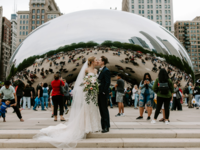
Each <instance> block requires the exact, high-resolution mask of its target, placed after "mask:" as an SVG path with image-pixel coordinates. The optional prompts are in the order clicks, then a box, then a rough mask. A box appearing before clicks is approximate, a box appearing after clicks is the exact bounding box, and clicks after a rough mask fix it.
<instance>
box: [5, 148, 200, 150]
mask: <svg viewBox="0 0 200 150" xmlns="http://www.w3.org/2000/svg"><path fill="white" fill-rule="evenodd" d="M75 149H76V150H116V148H75ZM1 150H69V149H67V148H20V149H19V148H1ZM117 150H133V148H118V149H117ZM134 150H199V148H134Z"/></svg>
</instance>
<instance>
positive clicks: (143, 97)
mask: <svg viewBox="0 0 200 150" xmlns="http://www.w3.org/2000/svg"><path fill="white" fill-rule="evenodd" d="M145 105H147V107H152V106H153V95H150V94H148V95H147V94H140V101H139V107H145Z"/></svg>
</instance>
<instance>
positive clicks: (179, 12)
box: [0, 0, 200, 23]
mask: <svg viewBox="0 0 200 150" xmlns="http://www.w3.org/2000/svg"><path fill="white" fill-rule="evenodd" d="M191 1H192V2H191ZM191 1H190V2H191V3H188V2H187V1H183V0H174V1H173V5H174V23H175V22H176V21H178V20H192V19H194V18H195V17H196V16H198V14H199V15H200V10H199V8H198V6H199V5H198V4H200V1H199V0H191ZM56 3H57V5H58V6H59V8H60V11H61V12H62V13H63V14H67V13H71V12H75V11H81V10H86V9H110V7H112V9H115V8H116V7H117V10H118V11H121V9H122V0H101V1H98V0H84V2H83V1H81V0H73V1H70V2H67V1H63V0H56ZM0 4H1V6H3V9H4V12H3V16H5V17H6V18H7V19H9V20H10V19H11V14H13V13H14V0H9V2H8V1H6V0H0ZM86 4H87V5H86ZM180 4H181V7H179V6H180ZM194 4H195V5H194ZM16 5H17V11H22V10H23V11H26V10H28V9H29V0H20V2H19V0H16ZM186 10H191V11H186Z"/></svg>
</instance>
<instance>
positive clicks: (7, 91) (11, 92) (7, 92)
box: [0, 81, 24, 122]
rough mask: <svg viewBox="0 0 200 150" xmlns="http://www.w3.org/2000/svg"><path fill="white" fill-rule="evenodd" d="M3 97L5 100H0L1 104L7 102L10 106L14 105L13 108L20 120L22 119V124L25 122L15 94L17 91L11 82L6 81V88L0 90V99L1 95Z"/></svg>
mask: <svg viewBox="0 0 200 150" xmlns="http://www.w3.org/2000/svg"><path fill="white" fill-rule="evenodd" d="M2 94H3V95H4V96H3V99H0V104H1V103H2V102H4V103H5V102H6V101H8V100H9V101H10V105H12V104H13V105H12V108H13V109H14V111H15V112H16V114H17V116H18V118H19V119H20V121H21V122H23V121H24V120H23V119H22V116H21V112H20V111H19V108H18V105H17V96H16V93H15V89H14V87H13V86H11V83H10V81H6V82H5V83H4V86H3V87H2V88H1V89H0V97H1V95H2Z"/></svg>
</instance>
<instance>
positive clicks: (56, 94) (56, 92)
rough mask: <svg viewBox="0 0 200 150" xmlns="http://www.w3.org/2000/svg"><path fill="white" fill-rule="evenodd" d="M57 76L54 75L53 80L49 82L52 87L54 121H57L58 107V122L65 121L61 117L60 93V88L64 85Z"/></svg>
mask: <svg viewBox="0 0 200 150" xmlns="http://www.w3.org/2000/svg"><path fill="white" fill-rule="evenodd" d="M59 78H60V77H59V74H55V75H54V80H53V81H52V82H51V86H52V90H53V91H52V100H53V105H54V121H57V111H58V106H59V108H60V121H65V118H64V117H63V108H64V106H63V96H64V95H63V94H61V93H60V87H61V86H65V83H64V82H63V81H62V78H61V80H59Z"/></svg>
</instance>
